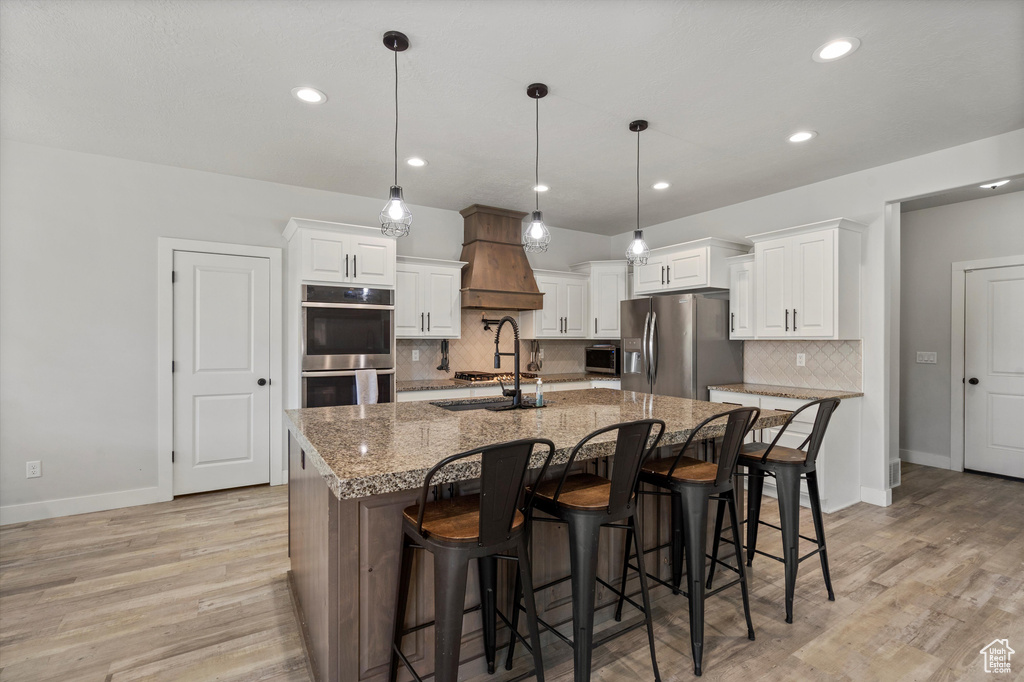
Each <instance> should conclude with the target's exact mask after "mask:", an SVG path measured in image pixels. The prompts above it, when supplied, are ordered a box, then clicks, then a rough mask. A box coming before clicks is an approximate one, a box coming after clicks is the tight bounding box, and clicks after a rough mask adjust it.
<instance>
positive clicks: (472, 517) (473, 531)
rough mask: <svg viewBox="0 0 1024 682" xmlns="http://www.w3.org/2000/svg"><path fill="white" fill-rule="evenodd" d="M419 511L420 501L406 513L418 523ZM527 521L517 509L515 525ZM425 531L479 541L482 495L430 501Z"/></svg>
mask: <svg viewBox="0 0 1024 682" xmlns="http://www.w3.org/2000/svg"><path fill="white" fill-rule="evenodd" d="M419 512H420V507H419V505H418V504H414V505H412V506H411V507H406V508H405V509H404V510H403V511H402V515H403V516H405V520H406V521H408V522H409V523H411V524H413V525H415V524H416V517H417V515H418V514H419ZM525 522H526V518H525V517H524V516H523V514H522V512H520V511H519V510H518V509H517V510H516V512H515V520H514V521H512V528H513V529H516V528H519V527H520V526H522V525H523V524H524V523H525ZM423 531H424V533H426V534H428V535H430V536H432V537H434V538H437V539H438V540H449V541H451V542H476V541H477V540H478V539H479V538H480V496H479V495H462V496H459V497H453V498H452V499H449V500H437V501H436V502H428V503H427V506H426V507H425V509H424V511H423Z"/></svg>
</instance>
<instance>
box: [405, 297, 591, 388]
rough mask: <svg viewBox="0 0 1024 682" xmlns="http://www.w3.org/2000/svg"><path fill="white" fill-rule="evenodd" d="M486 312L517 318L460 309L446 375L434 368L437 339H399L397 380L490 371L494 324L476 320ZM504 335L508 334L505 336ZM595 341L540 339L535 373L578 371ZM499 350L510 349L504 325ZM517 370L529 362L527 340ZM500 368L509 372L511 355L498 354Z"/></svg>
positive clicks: (492, 316)
mask: <svg viewBox="0 0 1024 682" xmlns="http://www.w3.org/2000/svg"><path fill="white" fill-rule="evenodd" d="M483 312H486V317H487V318H488V319H495V320H497V319H501V318H502V317H503V316H505V315H512V316H513V317H516V318H517V320H518V313H515V312H502V311H498V310H488V311H481V310H463V311H462V338H461V339H452V340H451V341H449V350H448V360H449V362H448V364H449V366H450V367H451V373H450V374H446V373H444V372H442V371H441V370H439V369H437V366H438V365H439V364H441V340H440V339H399V340H398V341H397V343H396V346H397V349H398V367H397V379H398V381H418V380H422V379H445V378H450V377H451V376H452V374H454V373H455V372H457V371H460V370H462V371H477V372H493V371H494V369H493V368H494V332H495V331H496V326H495V325H492V326H491V330H490V331H485V330H484V325H483V323H482V322H481V321H480V320H481V318H482V317H483V315H482V314H481V313H483ZM506 334H508V337H507V339H506V336H505V335H506ZM594 343H598V342H596V341H591V340H586V339H565V340H563V339H556V340H546V341H540V347H541V349H543V351H544V359H543V360H542V361H541V362H542V363H543V365H542V366H541V369H540V372H539V374H541V375H542V376H543V375H545V374H567V373H575V372H582V371H583V367H584V365H585V364H586V363H585V358H584V352H583V349H584V348H586V347H587V346H590V345H592V344H594ZM501 349H502V351H511V350H512V328H511V327H508V326H506V327H505V329H503V330H502V332H501ZM414 350H418V351H419V352H420V359H419V361H418V362H413V361H412V351H414ZM520 353H521V355H522V357H521V360H520V365H521V367H520V369H521V370H522V371H524V372H525V371H527V370H526V365H527V364H528V363H529V362H530V342H529V341H527V340H525V339H524V340H522V341H521V342H520ZM501 368H502V370H505V371H509V372H511V371H512V358H511V357H502V358H501Z"/></svg>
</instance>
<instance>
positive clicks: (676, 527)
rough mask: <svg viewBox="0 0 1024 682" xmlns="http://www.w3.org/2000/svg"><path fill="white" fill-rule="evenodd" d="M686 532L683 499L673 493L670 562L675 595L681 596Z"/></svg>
mask: <svg viewBox="0 0 1024 682" xmlns="http://www.w3.org/2000/svg"><path fill="white" fill-rule="evenodd" d="M685 535H686V530H685V529H684V528H683V497H682V495H680V494H679V493H677V492H673V493H672V543H671V554H670V561H671V564H672V584H673V585H675V589H674V590H673V591H672V593H673V594H679V586H680V585H681V584H682V583H683V547H684V546H685V544H686V537H685Z"/></svg>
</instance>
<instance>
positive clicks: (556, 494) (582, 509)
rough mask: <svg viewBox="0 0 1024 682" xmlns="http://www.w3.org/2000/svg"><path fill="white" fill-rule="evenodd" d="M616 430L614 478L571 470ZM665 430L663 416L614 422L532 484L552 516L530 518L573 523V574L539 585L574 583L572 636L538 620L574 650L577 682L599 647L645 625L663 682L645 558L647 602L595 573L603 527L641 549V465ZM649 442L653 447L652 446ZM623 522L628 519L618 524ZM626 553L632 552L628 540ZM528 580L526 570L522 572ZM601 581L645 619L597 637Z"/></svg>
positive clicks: (584, 678)
mask: <svg viewBox="0 0 1024 682" xmlns="http://www.w3.org/2000/svg"><path fill="white" fill-rule="evenodd" d="M655 425H657V426H658V433H657V435H655V436H653V440H652V432H653V431H654V426H655ZM612 431H616V432H617V434H616V441H615V451H614V453H609V454H613V455H614V461H613V464H612V477H611V479H608V478H604V477H602V476H597V475H594V474H588V473H570V469H571V468H572V465H573V463H574V462H575V461H576V456H577V455H578V454H579V452H580V450H581V449H582V448H583V447H584V446H585V445H587V443H589V442H590V441H592V440H593V439H594V438H596V437H598V436H601V435H603V434H606V433H609V432H612ZM664 433H665V422H663V421H661V420H659V419H644V420H640V421H634V422H624V423H621V424H614V425H612V426H608V427H605V428H602V429H598V430H597V431H594V432H593V433H591V434H589V435H587V436H586V437H584V438H583V440H581V441H580V442H579V443H577V444H576V447H574V448H573V450H572V452H571V454H570V455H569V460H568V462H567V463H566V465H565V469H564V471H563V472H562V475H561V476H560V477H559V478H557V479H555V478H552V479H551V480H548V481H545V480H543V479H541V478H538V479H537V483H536V484H534V486H532V490H533V491H535V493H536V500H535V506H536V508H537V509H539V510H540V511H543V512H544V513H546V514H549V515H550V516H551V517H554V518H537V517H534V518H532V521H548V522H552V523H565V524H567V525H568V527H569V561H570V567H571V574H570V575H568V576H565V577H564V578H560V579H558V580H554V581H552V582H549V583H546V584H544V585H539V586H537V587H536V588H535V589H536V590H544V589H547V588H549V587H552V586H554V585H557V584H559V583H562V582H565V581H566V580H571V581H572V624H573V637H572V639H571V640H570V639H569V638H568V637H566V636H564V635H563V634H562V633H560V632H558V630H556V629H555V628H554V627H553V626H552V625H550V624H548V623H546V622H544V620H543V619H540V618H538V619H537V622H538V623H540V625H541V626H543V627H544V628H546V629H548V630H549V631H551V633H552V634H554V635H556V636H557V637H558V638H559V639H561V640H562V641H563V642H565V643H566V644H568V645H569V646H571V647H572V649H573V659H574V660H573V665H574V680H575V682H588V681H589V680H590V668H591V654H592V652H593V648H594V647H595V646H600V645H601V644H604V643H606V642H608V641H610V640H612V639H614V638H616V637H618V636H619V635H623V634H625V633H627V632H631V631H632V630H635V629H636V628H638V627H640V626H642V625H646V626H647V639H648V643H649V644H650V647H651V666H652V667H653V668H654V679H655V680H660V679H661V676H660V674H659V673H658V660H657V657H656V656H655V653H654V626H653V623H652V620H651V600H650V594H649V592H648V589H647V573H646V572H645V571H644V564H643V558H642V557H641V559H640V560H639V561H638V562H637V563H638V566H639V569H638V570H639V574H640V592H641V594H642V595H643V606H642V607H641V605H640V604H637V603H636V602H635V601H633V600H632V599H630V598H629V597H627V596H625V594H624V593H623V592H620V590H618V589H617V588H615V587H614V586H612V585H610V584H608V583H607V582H606V581H604V580H602V579H601V578H599V577H598V576H597V559H598V550H599V544H600V534H601V528H619V529H624V530H626V531H627V543H628V542H629V539H628V538H629V537H632V538H633V539H634V540H635V541H636V543H637V548H638V549H639V542H640V541H639V533H635V532H634V529H635V528H636V525H637V496H636V489H637V484H638V477H639V474H640V466H641V464H643V462H644V460H645V459H646V458H647V457H648V455H650V453H651V452H653V451H654V449H655V448H656V447H657V446H658V442H659V441H660V440H661V437H662V435H663V434H664ZM648 443H650V445H648ZM621 521H625V523H616V522H621ZM626 553H627V554H628V553H629V550H628V544H627V550H626ZM520 574H521V575H522V576H523V577H524V578H525V577H526V573H525V572H523V571H520ZM597 583H601V584H602V585H604V586H605V587H606V588H608V589H609V590H611V591H612V592H613V593H615V594H618V595H620V597H622V598H624V599H627V600H628V601H629V603H630V604H632V605H633V606H635V607H636V608H637V609H639V610H640V611H641V612H642V613H643V614H644V620H643V621H642V622H637V623H635V624H633V625H631V626H630V627H628V628H624V629H622V630H619V631H618V632H615V633H613V634H611V635H607V636H604V637H602V638H601V639H599V640H597V641H595V640H594V597H595V592H596V590H597ZM519 588H520V586H519V584H518V581H517V584H516V588H515V591H514V593H513V600H512V603H513V605H514V606H513V611H512V630H513V632H515V631H516V626H517V623H518V621H517V618H518V615H519V609H520V605H519ZM514 651H515V639H514V638H513V639H512V641H510V643H509V649H508V658H507V660H506V662H505V667H506V668H507V669H511V665H512V656H513V654H514Z"/></svg>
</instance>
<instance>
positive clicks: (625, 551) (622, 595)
mask: <svg viewBox="0 0 1024 682" xmlns="http://www.w3.org/2000/svg"><path fill="white" fill-rule="evenodd" d="M632 551H633V524H632V521H631V522H630V524H629V528H627V529H626V544H625V545H624V546H623V548H622V581H621V582H620V583H619V603H618V605H617V606H616V607H615V620H616V621H621V620H622V604H623V603H624V602H625V601H626V582H627V581H626V576H627V573H628V571H629V555H630V553H631V552H632ZM645 577H646V576H645Z"/></svg>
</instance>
